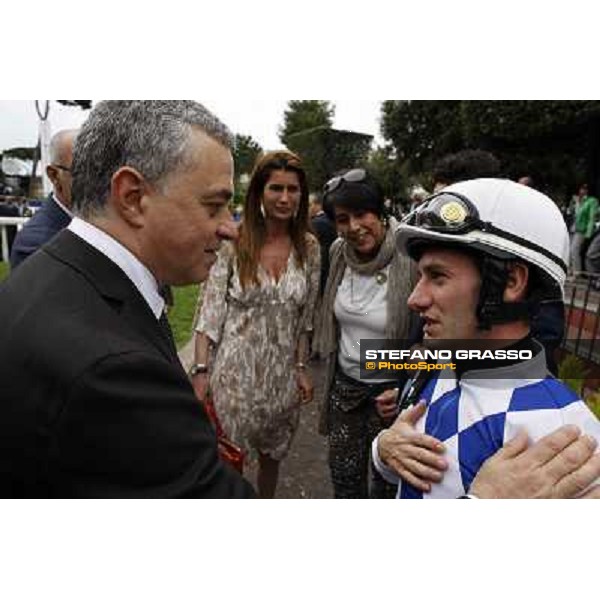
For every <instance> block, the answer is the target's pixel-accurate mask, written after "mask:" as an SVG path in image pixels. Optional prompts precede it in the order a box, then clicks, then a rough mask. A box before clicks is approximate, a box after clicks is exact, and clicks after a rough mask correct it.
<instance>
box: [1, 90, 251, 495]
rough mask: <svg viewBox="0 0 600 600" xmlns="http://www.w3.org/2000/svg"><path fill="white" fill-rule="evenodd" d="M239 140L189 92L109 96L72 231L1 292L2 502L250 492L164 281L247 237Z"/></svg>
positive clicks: (76, 177) (79, 156) (87, 146)
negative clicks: (191, 362) (234, 464)
mask: <svg viewBox="0 0 600 600" xmlns="http://www.w3.org/2000/svg"><path fill="white" fill-rule="evenodd" d="M231 147H232V136H231V133H230V132H229V130H228V129H227V128H226V127H225V126H224V125H223V124H222V123H221V122H220V121H218V120H217V118H216V117H215V116H214V115H212V114H211V113H210V112H209V111H207V110H206V109H205V108H204V107H203V106H201V105H199V104H197V103H196V102H191V101H156V102H151V101H114V102H102V103H99V104H98V105H97V106H96V107H95V108H94V110H93V111H92V113H91V114H90V116H89V118H88V120H87V122H86V123H85V124H84V126H83V127H82V129H81V131H80V133H79V135H78V137H77V140H76V143H75V149H74V156H73V199H74V203H73V210H74V213H75V215H76V216H75V218H74V219H73V220H72V222H71V223H70V225H69V226H68V228H67V229H65V230H64V231H62V232H60V233H59V234H57V235H56V236H55V237H54V239H53V240H51V241H50V242H49V243H48V244H47V245H46V246H44V247H43V248H42V249H40V251H39V252H36V253H35V255H34V256H31V257H30V258H29V259H28V260H27V261H26V262H25V263H24V264H23V265H21V266H20V267H19V268H18V269H17V270H16V271H15V272H14V273H12V274H11V275H10V277H9V278H8V279H7V280H6V281H5V282H4V283H3V284H2V285H1V286H0V323H2V326H1V327H0V380H1V381H2V393H1V394H0V497H207V498H209V497H210V498H226V497H227V498H229V497H231V498H244V497H252V496H253V495H254V493H253V490H252V488H251V486H250V485H249V484H248V483H247V482H246V481H245V480H244V479H243V478H242V477H241V476H240V475H239V474H238V473H236V472H235V471H234V470H233V469H231V468H230V467H229V466H227V465H225V464H224V463H223V462H222V461H221V460H220V459H219V457H218V454H217V444H216V437H215V433H214V431H213V428H212V426H211V424H210V423H209V421H208V419H207V417H206V414H205V413H204V410H203V409H202V407H201V405H200V404H199V403H198V401H197V400H196V397H195V394H194V391H193V389H192V386H191V384H190V382H189V379H188V377H187V375H186V373H185V372H184V371H183V368H182V366H181V364H180V362H179V359H178V357H177V352H176V349H175V346H174V343H173V340H172V337H171V336H170V331H169V330H168V326H166V321H165V320H164V312H163V309H164V300H163V299H162V297H161V296H160V294H159V292H158V290H159V286H160V285H161V284H171V285H183V284H189V283H193V282H199V281H202V280H203V279H205V278H206V276H207V275H208V272H209V269H210V267H211V265H212V264H213V263H214V261H215V260H216V252H217V250H218V248H219V245H220V243H221V240H223V239H232V238H234V237H235V235H236V229H235V227H234V226H233V222H232V220H231V215H230V213H229V211H228V208H227V204H228V202H229V200H230V198H231V196H232V193H233V183H232V182H233V160H232V156H231Z"/></svg>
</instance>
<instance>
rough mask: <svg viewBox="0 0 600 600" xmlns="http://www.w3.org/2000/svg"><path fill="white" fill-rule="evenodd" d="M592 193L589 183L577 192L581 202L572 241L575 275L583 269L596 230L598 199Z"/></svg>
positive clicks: (577, 209) (572, 263)
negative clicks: (586, 251)
mask: <svg viewBox="0 0 600 600" xmlns="http://www.w3.org/2000/svg"><path fill="white" fill-rule="evenodd" d="M592 194H593V193H591V192H590V186H589V184H587V183H584V184H583V185H581V186H580V187H579V190H578V192H577V196H578V198H579V203H578V205H577V208H576V211H575V233H574V234H573V240H572V242H571V268H572V271H573V274H574V275H577V274H578V273H580V272H581V271H582V268H583V257H584V256H585V250H586V249H587V244H589V241H590V240H591V239H592V235H593V234H594V231H595V230H596V214H597V212H598V199H597V198H596V197H595V195H592Z"/></svg>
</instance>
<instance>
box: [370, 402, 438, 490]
mask: <svg viewBox="0 0 600 600" xmlns="http://www.w3.org/2000/svg"><path fill="white" fill-rule="evenodd" d="M425 410H426V405H425V403H424V402H419V404H417V405H416V406H411V407H410V408H409V409H407V410H405V411H404V412H403V413H402V414H401V415H400V417H398V419H397V420H396V422H395V423H394V424H393V425H392V426H391V427H390V428H389V429H385V430H384V431H383V433H382V434H381V435H380V436H379V440H378V443H377V450H378V452H379V457H380V458H381V460H382V461H383V462H384V463H385V464H386V465H388V466H389V467H390V468H392V469H393V470H394V471H396V472H397V473H398V475H400V477H401V478H402V479H403V480H404V481H406V482H407V483H409V484H410V485H412V486H413V487H415V488H417V489H418V490H421V491H422V492H429V491H431V484H432V483H437V482H439V481H441V480H442V477H443V475H444V471H445V470H446V469H447V468H448V463H447V462H446V460H445V459H444V458H442V457H441V456H440V455H441V454H443V453H444V451H445V448H444V445H443V444H442V443H441V442H440V441H439V440H437V439H436V438H434V437H432V436H430V435H425V434H424V433H417V431H416V429H415V424H416V423H417V421H418V420H419V419H420V418H421V417H422V416H423V415H424V414H425Z"/></svg>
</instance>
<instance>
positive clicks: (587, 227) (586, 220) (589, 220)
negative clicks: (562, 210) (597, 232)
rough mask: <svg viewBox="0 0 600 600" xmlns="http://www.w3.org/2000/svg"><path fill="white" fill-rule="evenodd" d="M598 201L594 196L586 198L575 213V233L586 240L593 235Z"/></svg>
mask: <svg viewBox="0 0 600 600" xmlns="http://www.w3.org/2000/svg"><path fill="white" fill-rule="evenodd" d="M597 211H598V200H597V199H596V198H594V196H586V197H585V198H584V199H583V200H582V201H581V204H580V205H579V208H578V209H577V212H576V213H575V231H576V232H577V233H582V234H583V235H584V236H585V237H586V238H589V237H591V236H592V233H594V225H595V224H596V212H597Z"/></svg>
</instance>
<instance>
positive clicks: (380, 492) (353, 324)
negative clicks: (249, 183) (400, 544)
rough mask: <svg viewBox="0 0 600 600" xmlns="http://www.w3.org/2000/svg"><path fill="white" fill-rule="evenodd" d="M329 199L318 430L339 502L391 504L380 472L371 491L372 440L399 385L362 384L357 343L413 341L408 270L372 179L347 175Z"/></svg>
mask: <svg viewBox="0 0 600 600" xmlns="http://www.w3.org/2000/svg"><path fill="white" fill-rule="evenodd" d="M324 192H325V195H324V208H325V210H326V211H327V213H328V214H329V215H330V216H331V218H332V219H333V220H334V222H335V224H336V228H337V232H338V235H339V236H340V238H339V239H338V240H336V241H335V242H334V244H333V245H332V247H331V252H330V260H331V262H330V271H329V277H328V279H327V284H326V286H325V291H324V295H323V301H322V306H321V314H320V318H319V328H318V331H317V335H316V337H315V340H314V344H313V347H314V350H315V352H316V353H317V354H319V355H320V356H321V357H322V358H324V359H325V360H326V364H327V379H326V384H325V390H326V393H325V402H324V406H323V411H322V418H321V426H322V427H321V428H322V430H323V429H324V433H326V434H327V436H328V442H329V466H330V470H331V479H332V483H333V488H334V494H335V497H336V498H368V497H375V498H377V497H393V496H394V495H395V490H394V489H392V488H391V487H390V486H388V484H386V483H385V482H384V481H383V479H381V478H380V477H379V475H378V474H377V473H376V472H375V473H373V475H372V480H371V486H369V465H370V448H371V442H372V440H373V439H374V438H375V436H376V435H377V434H378V433H379V431H381V429H383V428H384V427H385V426H386V425H387V424H389V422H390V421H389V420H390V419H391V418H393V417H394V416H395V406H390V401H391V399H392V398H395V393H394V392H393V391H392V390H394V389H395V388H396V387H398V379H397V378H395V379H390V378H383V379H378V380H376V381H369V382H366V381H361V379H360V340H361V339H404V340H406V339H408V338H409V336H410V335H411V331H412V330H413V329H414V326H413V325H414V317H411V316H410V312H409V310H408V308H407V305H406V301H407V299H408V296H409V294H410V291H411V289H412V287H413V283H414V278H413V277H412V275H411V273H412V271H411V269H412V267H411V262H410V260H409V259H407V258H405V257H403V256H402V255H400V254H399V252H398V251H397V249H396V244H395V234H394V232H395V229H396V227H397V222H396V221H395V220H394V219H393V218H391V217H387V216H386V215H385V214H384V195H383V191H382V189H381V187H380V186H379V184H378V183H377V181H376V180H375V179H374V178H373V177H372V176H371V175H370V174H369V173H367V172H366V171H365V170H364V169H353V170H350V171H348V172H347V173H345V174H343V175H341V176H339V177H334V178H333V179H331V180H330V181H329V182H328V183H327V184H326V185H325V190H324ZM378 402H379V403H380V407H379V413H378V409H377V404H378ZM380 414H383V415H385V416H386V417H387V419H386V418H382V417H381V416H380ZM369 488H370V489H369Z"/></svg>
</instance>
